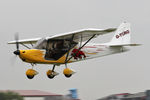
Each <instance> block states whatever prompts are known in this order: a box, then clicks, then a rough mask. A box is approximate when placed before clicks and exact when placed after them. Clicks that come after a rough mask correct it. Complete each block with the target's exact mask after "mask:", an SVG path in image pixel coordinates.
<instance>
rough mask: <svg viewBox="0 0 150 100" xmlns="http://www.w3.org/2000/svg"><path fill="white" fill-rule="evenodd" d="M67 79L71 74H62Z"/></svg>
mask: <svg viewBox="0 0 150 100" xmlns="http://www.w3.org/2000/svg"><path fill="white" fill-rule="evenodd" d="M64 75H65V76H66V77H67V78H70V77H71V76H72V74H64Z"/></svg>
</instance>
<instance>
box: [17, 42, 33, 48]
mask: <svg viewBox="0 0 150 100" xmlns="http://www.w3.org/2000/svg"><path fill="white" fill-rule="evenodd" d="M20 44H21V45H23V46H24V47H26V48H28V49H31V48H30V47H28V46H26V45H25V44H23V43H20Z"/></svg>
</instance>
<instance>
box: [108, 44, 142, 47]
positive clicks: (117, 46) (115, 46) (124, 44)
mask: <svg viewBox="0 0 150 100" xmlns="http://www.w3.org/2000/svg"><path fill="white" fill-rule="evenodd" d="M140 45H142V44H120V45H109V46H110V47H121V46H140Z"/></svg>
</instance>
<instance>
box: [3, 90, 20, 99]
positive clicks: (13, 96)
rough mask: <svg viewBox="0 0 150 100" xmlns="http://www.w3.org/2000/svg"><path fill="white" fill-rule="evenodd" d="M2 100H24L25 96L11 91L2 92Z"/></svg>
mask: <svg viewBox="0 0 150 100" xmlns="http://www.w3.org/2000/svg"><path fill="white" fill-rule="evenodd" d="M0 100H23V97H22V96H20V95H19V94H17V93H14V92H11V91H8V92H0Z"/></svg>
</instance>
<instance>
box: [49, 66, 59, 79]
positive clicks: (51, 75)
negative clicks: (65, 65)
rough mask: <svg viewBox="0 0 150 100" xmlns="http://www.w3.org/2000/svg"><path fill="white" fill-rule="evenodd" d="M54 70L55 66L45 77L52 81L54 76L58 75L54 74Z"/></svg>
mask: <svg viewBox="0 0 150 100" xmlns="http://www.w3.org/2000/svg"><path fill="white" fill-rule="evenodd" d="M54 69H55V65H53V68H52V70H48V71H47V77H48V78H50V79H53V78H54V77H55V76H56V75H58V73H57V72H55V71H54Z"/></svg>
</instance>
